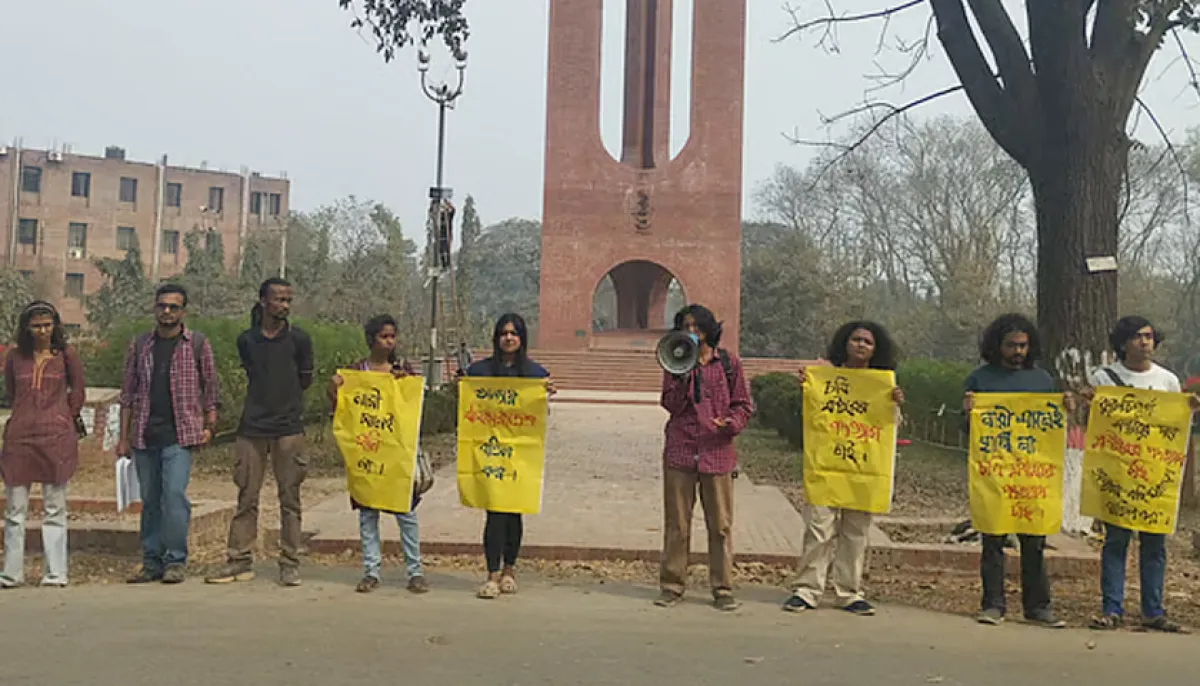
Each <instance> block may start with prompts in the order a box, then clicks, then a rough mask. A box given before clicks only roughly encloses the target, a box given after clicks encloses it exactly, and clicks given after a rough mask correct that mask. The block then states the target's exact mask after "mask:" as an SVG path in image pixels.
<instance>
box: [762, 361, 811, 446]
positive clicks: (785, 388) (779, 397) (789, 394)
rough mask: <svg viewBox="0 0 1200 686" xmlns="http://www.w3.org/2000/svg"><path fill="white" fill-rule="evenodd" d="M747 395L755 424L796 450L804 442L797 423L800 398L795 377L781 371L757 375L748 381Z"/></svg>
mask: <svg viewBox="0 0 1200 686" xmlns="http://www.w3.org/2000/svg"><path fill="white" fill-rule="evenodd" d="M750 394H751V395H752V396H753V397H754V404H755V406H756V407H757V419H758V422H759V424H761V425H762V426H764V427H766V428H769V429H774V430H775V431H776V432H778V433H779V435H780V436H782V437H784V438H786V439H787V440H788V441H789V442H790V443H791V444H792V445H794V446H796V447H800V446H801V445H802V443H803V441H804V434H803V431H802V424H801V421H800V413H801V411H802V409H803V400H804V396H803V394H802V393H801V390H800V384H799V382H798V381H797V379H796V377H795V376H794V375H792V374H785V373H782V372H775V373H772V374H764V375H762V376H757V377H755V378H754V379H753V380H751V381H750Z"/></svg>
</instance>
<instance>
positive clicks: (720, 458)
mask: <svg viewBox="0 0 1200 686" xmlns="http://www.w3.org/2000/svg"><path fill="white" fill-rule="evenodd" d="M674 328H675V330H676V331H683V332H685V333H688V334H691V335H692V336H694V337H695V340H696V341H697V344H698V346H699V349H700V350H699V361H698V362H697V364H696V367H695V368H694V369H693V370H692V371H690V372H688V373H687V374H680V375H674V374H671V373H670V372H666V371H664V372H663V385H662V406H663V407H664V408H665V409H666V410H667V412H669V413H670V415H671V416H670V418H669V419H668V420H667V426H666V430H665V433H666V437H665V443H664V446H663V519H664V526H663V553H662V563H661V567H660V570H659V586H660V588H661V593H660V594H659V596H658V599H657V600H655V601H654V602H655V604H656V605H658V606H660V607H672V606H674V605H676V604H678V603H679V601H681V600H682V599H683V593H684V590H685V588H686V583H687V567H688V556H689V555H690V553H691V536H692V513H693V511H694V510H695V507H696V493H697V491H698V492H699V494H700V504H701V507H702V508H703V510H704V521H705V523H706V524H707V526H708V569H709V585H710V586H711V587H712V594H713V605H714V606H715V607H716V608H717V609H719V610H726V611H732V610H736V609H737V608H738V606H739V603H738V601H737V600H736V599H735V598H734V597H733V536H732V531H733V472H734V470H735V469H737V454H736V452H735V451H734V447H733V439H734V438H736V437H737V435H738V434H739V433H741V432H742V430H743V429H745V428H746V424H747V423H749V421H750V415H751V414H752V413H753V411H754V404H753V403H752V402H751V400H750V390H749V389H748V388H747V387H746V379H745V376H744V375H743V373H742V363H741V360H739V359H738V358H737V357H735V356H733V355H730V354H729V353H728V352H726V351H725V350H723V349H721V348H720V347H719V345H720V343H721V323H720V322H718V321H717V318H716V317H715V316H714V315H713V313H712V312H711V311H710V310H709V309H708V308H706V307H704V306H702V305H688V306H687V307H685V308H683V309H682V310H680V311H679V312H678V313H677V314H676V315H675V326H674Z"/></svg>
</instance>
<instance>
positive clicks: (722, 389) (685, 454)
mask: <svg viewBox="0 0 1200 686" xmlns="http://www.w3.org/2000/svg"><path fill="white" fill-rule="evenodd" d="M726 354H728V353H726ZM729 367H730V373H729V377H730V378H728V379H727V378H726V376H725V367H724V366H723V365H722V364H721V361H720V360H719V359H717V358H716V356H714V357H713V359H712V361H711V362H709V363H708V364H706V365H703V366H699V367H697V368H696V369H694V370H692V373H690V374H688V375H687V376H685V377H683V378H682V379H676V378H675V377H674V376H672V375H670V374H667V373H665V372H664V373H663V386H662V406H663V408H665V409H666V410H667V412H669V413H671V418H670V419H668V420H667V428H666V440H665V442H664V444H663V461H664V462H665V463H666V466H667V467H670V468H671V469H682V470H685V471H694V470H699V471H700V472H701V473H702V474H728V473H730V472H732V471H733V470H734V469H736V468H737V453H736V451H734V448H733V439H734V438H735V437H736V436H737V435H738V434H740V433H741V432H742V430H743V429H745V428H746V424H748V423H749V422H750V415H751V414H753V412H754V403H753V401H752V400H751V399H750V390H749V389H748V388H747V387H746V377H745V376H744V375H743V374H742V361H741V360H740V359H738V358H737V357H735V356H733V355H729ZM697 391H698V392H699V399H698V400H697ZM718 417H719V418H722V419H724V420H726V426H725V427H723V428H717V427H716V426H714V425H713V421H712V420H713V419H714V418H718Z"/></svg>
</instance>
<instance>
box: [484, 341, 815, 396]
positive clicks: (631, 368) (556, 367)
mask: <svg viewBox="0 0 1200 686" xmlns="http://www.w3.org/2000/svg"><path fill="white" fill-rule="evenodd" d="M489 354H490V351H489V352H483V351H476V352H475V353H474V355H475V359H477V360H478V359H482V358H483V357H487V356H488V355H489ZM530 357H532V358H533V359H534V360H536V361H537V362H538V363H539V364H541V365H542V366H544V367H545V368H546V369H548V370H550V374H551V375H552V376H553V377H554V381H555V384H556V385H557V386H558V387H559V388H561V389H563V390H572V391H605V392H642V393H657V392H659V391H660V390H662V370H661V369H660V368H659V366H658V363H657V362H656V361H655V359H654V353H653V352H652V351H650V350H621V351H618V350H593V351H590V352H555V351H551V350H534V351H532V352H531V353H530ZM801 364H803V361H801V360H789V359H781V358H762V357H759V358H745V359H743V360H742V367H743V370H744V371H745V374H746V377H747V378H749V379H752V378H754V377H756V376H759V375H762V374H768V373H771V372H784V373H787V374H795V373H796V370H797V369H799V367H800V365H801Z"/></svg>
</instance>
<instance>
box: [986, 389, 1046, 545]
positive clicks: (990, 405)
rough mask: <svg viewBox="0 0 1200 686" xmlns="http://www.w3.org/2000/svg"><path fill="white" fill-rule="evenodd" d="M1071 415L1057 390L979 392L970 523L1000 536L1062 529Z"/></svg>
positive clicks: (1032, 533)
mask: <svg viewBox="0 0 1200 686" xmlns="http://www.w3.org/2000/svg"><path fill="white" fill-rule="evenodd" d="M1066 448H1067V417H1066V414H1065V413H1064V412H1063V406H1062V395H1061V394H1055V393H976V394H975V407H974V408H973V409H972V410H971V450H970V456H969V458H968V465H967V474H968V475H967V483H968V489H969V491H970V500H971V525H972V526H974V527H975V529H976V530H977V531H980V532H982V533H985V534H991V535H995V536H1002V535H1007V534H1029V535H1033V536H1049V535H1050V534H1056V533H1058V531H1059V529H1060V528H1062V512H1063V495H1062V492H1063V473H1062V472H1063V455H1064V454H1065V451H1066Z"/></svg>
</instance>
